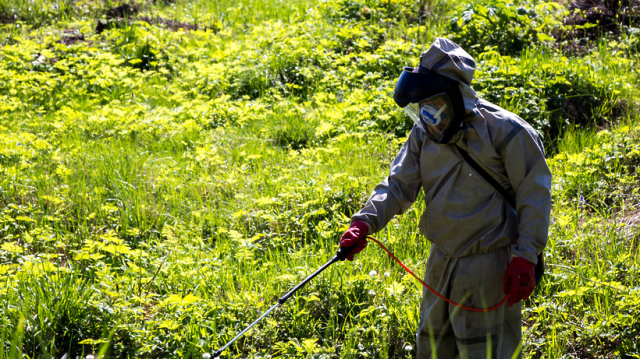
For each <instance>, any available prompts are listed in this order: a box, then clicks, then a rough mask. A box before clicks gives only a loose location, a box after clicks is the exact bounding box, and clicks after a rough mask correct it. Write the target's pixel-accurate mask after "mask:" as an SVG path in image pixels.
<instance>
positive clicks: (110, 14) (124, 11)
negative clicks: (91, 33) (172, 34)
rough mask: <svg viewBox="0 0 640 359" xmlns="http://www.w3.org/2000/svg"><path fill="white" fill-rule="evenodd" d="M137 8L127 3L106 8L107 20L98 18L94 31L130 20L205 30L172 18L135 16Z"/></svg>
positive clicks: (124, 23)
mask: <svg viewBox="0 0 640 359" xmlns="http://www.w3.org/2000/svg"><path fill="white" fill-rule="evenodd" d="M137 13H138V9H137V8H136V7H132V6H129V5H126V4H125V5H120V6H117V7H114V8H111V9H109V10H107V12H106V16H107V20H106V21H104V20H98V23H97V25H96V29H95V30H96V32H97V33H101V32H103V31H104V30H106V29H109V28H113V27H124V26H125V25H127V24H129V23H131V21H144V22H146V23H147V24H150V25H155V26H160V27H163V28H165V29H169V30H172V31H177V30H178V29H182V30H207V28H206V27H203V26H199V25H196V24H189V23H185V22H179V21H175V20H172V19H163V18H152V17H149V16H139V17H136V14H137ZM213 30H215V29H213Z"/></svg>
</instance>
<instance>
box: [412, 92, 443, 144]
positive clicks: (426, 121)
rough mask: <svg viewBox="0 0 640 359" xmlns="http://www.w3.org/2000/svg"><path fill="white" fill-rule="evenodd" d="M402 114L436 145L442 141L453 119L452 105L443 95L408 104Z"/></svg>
mask: <svg viewBox="0 0 640 359" xmlns="http://www.w3.org/2000/svg"><path fill="white" fill-rule="evenodd" d="M404 112H405V113H406V114H407V115H408V116H409V117H411V119H412V120H413V122H414V123H415V124H416V125H418V126H419V127H420V128H422V130H424V131H425V133H427V135H428V136H429V138H431V139H433V140H434V141H436V142H438V143H440V142H441V141H442V139H443V137H444V134H445V133H446V132H447V129H448V127H449V126H450V125H451V124H452V123H453V118H454V113H453V105H452V104H451V100H449V96H447V94H445V93H440V94H437V95H435V96H432V97H429V98H427V99H424V100H422V101H419V102H413V103H409V104H408V105H406V106H405V107H404Z"/></svg>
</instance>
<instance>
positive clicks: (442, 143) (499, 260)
mask: <svg viewBox="0 0 640 359" xmlns="http://www.w3.org/2000/svg"><path fill="white" fill-rule="evenodd" d="M474 71H475V61H474V60H473V58H472V57H471V56H470V55H469V54H468V53H467V52H465V51H464V50H463V49H462V48H460V47H459V46H458V45H457V44H455V43H454V42H452V41H450V40H448V39H444V38H438V39H436V40H435V42H434V43H433V44H432V45H431V47H430V48H429V49H428V50H427V51H425V52H424V53H422V55H421V56H420V64H419V66H418V67H416V68H409V67H406V68H404V70H403V72H402V74H401V75H400V77H399V79H398V82H397V83H396V89H395V93H394V100H395V101H396V103H397V104H398V105H399V106H400V107H402V108H404V109H405V111H406V113H407V114H408V115H409V116H410V117H411V118H412V119H413V120H414V122H415V125H414V126H413V128H412V129H411V133H410V134H409V137H408V139H407V141H406V143H405V144H404V146H403V147H402V149H401V150H400V153H398V155H397V156H396V158H395V159H394V161H393V163H392V164H391V166H390V174H389V176H388V177H387V178H386V179H385V180H384V181H382V182H381V183H380V184H379V185H377V186H376V187H375V189H374V190H373V193H372V194H371V196H370V198H369V199H368V201H367V203H366V205H365V206H364V208H362V209H361V210H360V211H359V212H357V213H356V214H355V215H353V217H352V218H351V220H352V222H351V227H350V228H349V229H348V230H347V231H346V232H345V234H344V235H343V236H342V238H341V241H340V245H341V246H342V247H353V248H352V250H351V253H350V255H349V257H348V259H350V260H353V254H355V253H358V252H360V251H361V250H362V249H363V248H364V247H365V246H366V244H367V241H366V236H367V235H368V234H371V233H375V232H378V231H380V230H382V229H383V228H384V226H385V225H386V224H387V223H388V222H389V221H390V220H391V219H392V218H393V216H395V215H397V214H402V213H404V212H405V211H406V210H407V209H408V208H409V207H410V206H411V205H412V204H413V203H414V202H415V201H416V199H417V197H418V193H419V191H420V189H421V188H422V189H423V190H424V200H425V202H426V208H425V211H424V213H423V214H422V217H421V218H420V222H419V229H420V231H421V233H422V234H423V235H424V236H425V237H426V238H427V239H428V240H430V241H431V242H432V245H431V252H430V254H429V258H428V260H427V268H426V273H425V277H424V281H425V282H426V283H427V284H428V285H430V286H431V287H433V288H434V289H435V290H436V291H438V292H439V293H441V294H443V295H444V296H446V297H448V298H449V299H451V300H453V301H454V302H457V303H460V304H463V305H465V306H469V307H474V308H489V307H492V306H495V305H496V304H498V303H500V301H501V300H503V299H504V297H505V294H508V295H509V298H508V300H507V305H503V306H500V307H499V308H497V309H496V310H493V311H490V312H474V311H469V310H465V309H461V308H458V307H456V306H454V305H452V304H449V303H447V302H445V301H444V300H442V299H440V298H438V297H437V296H436V295H434V294H433V293H431V292H430V291H427V290H426V288H425V290H424V291H423V296H422V302H421V304H420V323H419V325H418V332H417V335H416V340H417V343H416V350H417V358H433V357H437V358H454V357H460V358H483V359H484V358H487V357H488V356H490V357H494V358H511V357H512V356H513V355H514V353H517V354H516V355H517V356H518V357H519V356H520V352H521V337H522V332H521V302H520V301H521V300H523V299H526V298H528V297H529V295H530V294H531V293H532V291H533V288H534V286H535V284H536V278H535V274H534V267H535V265H536V264H537V263H538V261H539V260H541V253H542V250H543V249H544V247H545V245H546V243H547V237H548V228H549V215H550V210H551V190H550V188H551V172H550V171H549V167H548V166H547V163H546V161H545V154H544V149H543V146H542V142H541V141H540V139H539V137H538V135H537V134H536V132H535V131H534V130H533V128H531V126H530V125H529V124H527V123H526V122H525V121H524V120H522V119H521V118H520V117H518V116H517V115H515V114H513V113H511V112H509V111H507V110H505V109H503V108H500V107H499V106H497V105H494V104H492V103H489V102H487V101H484V100H482V99H479V98H478V97H477V96H476V93H475V92H474V91H473V89H472V88H471V87H470V85H471V80H472V78H473V73H474ZM465 154H466V155H467V156H468V157H470V159H466V158H465V157H464V156H465ZM470 161H471V162H475V164H476V166H479V167H481V169H480V172H482V171H483V170H484V171H485V177H486V176H487V174H488V176H490V177H492V178H493V179H494V182H493V184H492V183H490V182H489V181H490V179H489V180H487V178H485V177H483V176H482V175H481V174H480V173H479V172H478V170H477V169H475V168H474V167H473V165H472V164H471V163H470ZM498 185H500V186H502V187H503V191H500V190H499V189H498V188H497V186H498ZM505 197H511V198H505ZM510 200H511V201H510ZM510 203H512V204H510Z"/></svg>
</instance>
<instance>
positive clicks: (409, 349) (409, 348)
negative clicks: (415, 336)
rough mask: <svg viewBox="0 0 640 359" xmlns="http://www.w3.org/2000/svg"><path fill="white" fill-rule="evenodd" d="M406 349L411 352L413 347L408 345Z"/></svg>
mask: <svg viewBox="0 0 640 359" xmlns="http://www.w3.org/2000/svg"><path fill="white" fill-rule="evenodd" d="M404 350H406V351H408V352H410V351H412V350H413V347H412V346H411V345H407V346H406V347H404Z"/></svg>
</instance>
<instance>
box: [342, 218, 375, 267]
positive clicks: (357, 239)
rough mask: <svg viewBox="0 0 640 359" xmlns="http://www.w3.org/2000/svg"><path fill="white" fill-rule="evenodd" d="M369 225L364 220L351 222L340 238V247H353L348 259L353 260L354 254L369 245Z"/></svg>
mask: <svg viewBox="0 0 640 359" xmlns="http://www.w3.org/2000/svg"><path fill="white" fill-rule="evenodd" d="M368 233H369V227H367V224H366V223H364V222H362V221H355V222H353V223H351V227H349V229H347V231H346V232H344V234H343V235H342V237H341V238H340V247H345V248H351V247H353V249H351V252H349V254H347V259H348V260H350V261H353V255H354V254H356V253H359V252H360V251H361V250H363V249H364V247H366V246H367V234H368Z"/></svg>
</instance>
